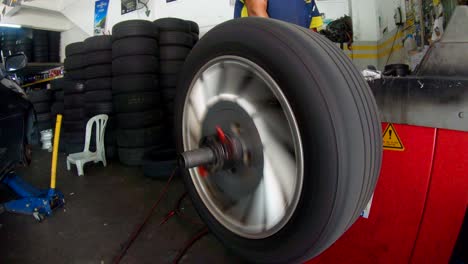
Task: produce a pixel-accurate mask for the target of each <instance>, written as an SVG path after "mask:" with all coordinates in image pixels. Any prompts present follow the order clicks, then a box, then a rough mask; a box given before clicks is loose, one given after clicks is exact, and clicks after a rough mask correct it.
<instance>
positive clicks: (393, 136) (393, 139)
mask: <svg viewBox="0 0 468 264" xmlns="http://www.w3.org/2000/svg"><path fill="white" fill-rule="evenodd" d="M383 148H384V149H387V150H395V151H404V150H405V147H404V146H403V143H402V142H401V139H400V137H399V136H398V134H397V132H396V130H395V127H394V126H393V125H392V124H388V126H387V128H386V129H385V131H384V133H383Z"/></svg>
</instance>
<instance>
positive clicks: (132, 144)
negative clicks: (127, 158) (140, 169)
mask: <svg viewBox="0 0 468 264" xmlns="http://www.w3.org/2000/svg"><path fill="white" fill-rule="evenodd" d="M164 142H165V141H164V127H163V126H154V127H148V128H139V129H119V130H117V145H118V146H119V147H124V148H136V147H145V146H153V145H159V144H163V143H164Z"/></svg>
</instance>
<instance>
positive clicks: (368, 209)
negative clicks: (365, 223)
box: [361, 194, 374, 219]
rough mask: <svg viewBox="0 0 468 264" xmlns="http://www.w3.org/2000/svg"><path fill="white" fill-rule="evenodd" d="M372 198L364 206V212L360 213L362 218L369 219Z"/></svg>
mask: <svg viewBox="0 0 468 264" xmlns="http://www.w3.org/2000/svg"><path fill="white" fill-rule="evenodd" d="M373 198H374V195H373V194H372V196H371V198H370V200H369V202H368V203H367V205H366V208H364V211H362V213H361V216H362V217H364V218H366V219H367V218H369V215H370V209H371V206H372V199H373Z"/></svg>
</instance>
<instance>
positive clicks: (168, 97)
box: [161, 87, 176, 102]
mask: <svg viewBox="0 0 468 264" xmlns="http://www.w3.org/2000/svg"><path fill="white" fill-rule="evenodd" d="M161 96H162V98H163V99H164V102H169V101H172V102H173V101H174V99H175V97H176V88H175V87H167V88H162V89H161Z"/></svg>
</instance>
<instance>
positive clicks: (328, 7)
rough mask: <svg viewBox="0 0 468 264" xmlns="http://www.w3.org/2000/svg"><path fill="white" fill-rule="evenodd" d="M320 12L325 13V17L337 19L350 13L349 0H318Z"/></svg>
mask: <svg viewBox="0 0 468 264" xmlns="http://www.w3.org/2000/svg"><path fill="white" fill-rule="evenodd" d="M315 3H316V4H317V7H318V9H319V10H320V13H323V14H325V19H337V18H340V17H342V16H344V15H348V16H349V15H350V10H349V0H316V1H315Z"/></svg>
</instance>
